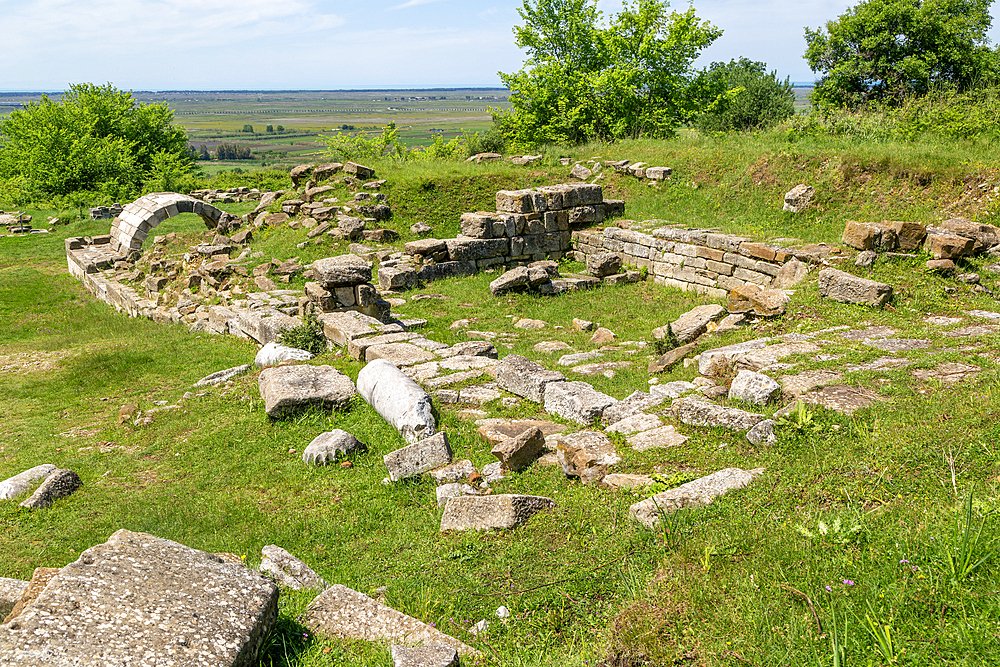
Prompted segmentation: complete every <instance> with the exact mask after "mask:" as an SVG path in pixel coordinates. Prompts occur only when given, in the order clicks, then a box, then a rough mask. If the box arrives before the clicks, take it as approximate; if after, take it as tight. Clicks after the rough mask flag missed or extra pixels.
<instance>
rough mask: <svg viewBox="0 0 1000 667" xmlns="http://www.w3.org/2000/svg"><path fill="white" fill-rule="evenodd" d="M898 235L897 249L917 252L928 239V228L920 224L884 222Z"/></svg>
mask: <svg viewBox="0 0 1000 667" xmlns="http://www.w3.org/2000/svg"><path fill="white" fill-rule="evenodd" d="M882 224H883V225H886V226H888V227H889V229H891V230H892V231H893V233H894V234H895V235H896V248H897V249H899V250H900V251H902V252H916V251H917V250H919V249H920V246H921V245H923V243H924V239H926V238H927V227H925V226H924V225H921V224H920V223H919V222H891V221H888V220H886V221H883V222H882Z"/></svg>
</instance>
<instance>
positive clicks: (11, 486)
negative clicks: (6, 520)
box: [0, 463, 59, 615]
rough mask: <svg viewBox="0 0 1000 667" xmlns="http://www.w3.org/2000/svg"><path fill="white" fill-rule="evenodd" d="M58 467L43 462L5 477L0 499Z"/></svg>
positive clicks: (21, 491)
mask: <svg viewBox="0 0 1000 667" xmlns="http://www.w3.org/2000/svg"><path fill="white" fill-rule="evenodd" d="M58 469H59V468H57V467H56V466H54V465H52V464H51V463H45V464H43V465H39V466H35V467H34V468H29V469H28V470H25V471H24V472H21V473H18V474H16V475H14V476H13V477H9V478H8V479H5V480H4V481H3V482H0V500H10V499H12V498H17V497H18V496H20V495H24V494H25V493H28V492H29V491H31V489H32V487H34V485H35V483H36V482H40V481H43V480H45V478H47V477H48V476H49V475H51V474H52V473H54V472H56V471H57V470H58ZM3 615H6V614H3Z"/></svg>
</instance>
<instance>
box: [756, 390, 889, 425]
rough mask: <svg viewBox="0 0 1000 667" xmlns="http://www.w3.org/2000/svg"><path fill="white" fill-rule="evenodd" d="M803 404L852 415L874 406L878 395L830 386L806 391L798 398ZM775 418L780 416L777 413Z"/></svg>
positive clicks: (783, 409) (787, 407)
mask: <svg viewBox="0 0 1000 667" xmlns="http://www.w3.org/2000/svg"><path fill="white" fill-rule="evenodd" d="M798 400H799V401H802V402H803V403H808V404H810V405H818V406H820V407H824V408H826V409H827V410H833V411H834V412H839V413H841V414H845V415H853V414H854V413H855V412H857V411H858V410H860V409H862V408H867V407H870V406H872V405H874V404H875V402H876V401H877V400H878V394H875V393H874V392H871V391H869V390H867V389H862V388H861V387H849V386H847V385H842V384H838V385H832V386H829V387H823V388H822V389H817V390H815V391H808V392H806V393H804V394H802V395H801V396H799V398H798ZM794 406H795V404H794V403H793V404H791V405H790V406H786V407H785V408H782V410H781V411H779V412H784V411H786V410H788V409H790V408H794ZM774 414H775V417H778V416H780V415H779V413H778V412H776V413H774Z"/></svg>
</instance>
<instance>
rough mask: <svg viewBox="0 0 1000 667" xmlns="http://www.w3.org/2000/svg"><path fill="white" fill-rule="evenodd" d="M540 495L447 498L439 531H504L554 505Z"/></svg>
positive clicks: (550, 500) (551, 501) (553, 502)
mask: <svg viewBox="0 0 1000 667" xmlns="http://www.w3.org/2000/svg"><path fill="white" fill-rule="evenodd" d="M555 504H556V503H555V501H554V500H552V499H551V498H543V497H541V496H522V495H515V494H507V493H504V494H500V495H496V496H459V497H456V498H449V499H448V504H447V505H445V507H444V516H442V517H441V530H442V531H445V530H490V529H492V528H499V529H503V530H507V529H510V528H516V527H517V526H520V525H521V524H523V523H524V522H525V521H527V520H528V519H530V518H531V517H532V516H534V515H535V514H536V513H538V512H540V511H542V510H546V509H549V508H552V507H555Z"/></svg>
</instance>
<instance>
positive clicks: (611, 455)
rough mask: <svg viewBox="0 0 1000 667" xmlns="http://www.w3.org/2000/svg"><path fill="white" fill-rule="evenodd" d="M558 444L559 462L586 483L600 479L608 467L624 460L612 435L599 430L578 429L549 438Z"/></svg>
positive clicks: (563, 469) (571, 474) (548, 441)
mask: <svg viewBox="0 0 1000 667" xmlns="http://www.w3.org/2000/svg"><path fill="white" fill-rule="evenodd" d="M553 444H554V445H555V450H556V456H555V462H556V463H557V464H559V466H560V467H561V468H562V471H563V473H564V474H566V475H567V476H569V477H579V478H580V481H581V482H583V483H584V484H596V483H599V482H600V481H601V480H602V479H603V478H604V476H605V475H606V474H607V471H608V467H610V466H613V465H615V464H616V463H619V462H620V461H621V458H620V457H619V456H618V452H617V451H615V445H614V443H613V442H611V439H610V438H609V437H608V436H606V435H605V434H603V433H600V432H598V431H577V432H576V433H571V434H569V435H556V436H553V437H552V438H549V439H548V440H547V441H546V446H550V447H551V445H553Z"/></svg>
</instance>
